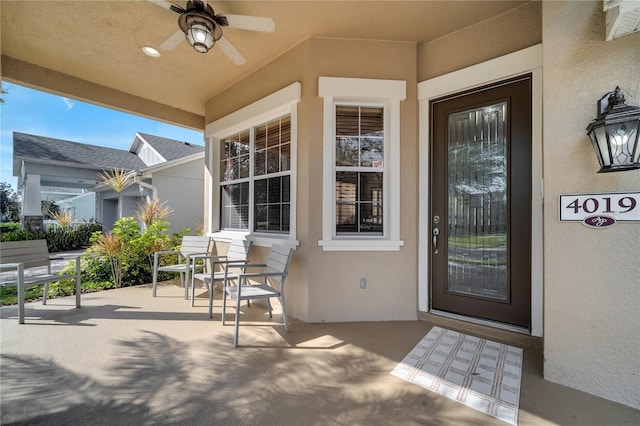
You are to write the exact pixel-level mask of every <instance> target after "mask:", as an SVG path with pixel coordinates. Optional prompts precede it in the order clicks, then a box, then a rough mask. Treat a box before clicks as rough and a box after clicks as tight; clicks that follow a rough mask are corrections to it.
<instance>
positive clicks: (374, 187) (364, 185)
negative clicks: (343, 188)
mask: <svg viewBox="0 0 640 426" xmlns="http://www.w3.org/2000/svg"><path fill="white" fill-rule="evenodd" d="M359 175H360V188H359V189H360V201H382V173H359Z"/></svg>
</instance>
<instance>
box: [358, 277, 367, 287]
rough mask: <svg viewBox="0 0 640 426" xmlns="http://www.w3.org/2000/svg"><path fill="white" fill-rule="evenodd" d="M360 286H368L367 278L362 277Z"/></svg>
mask: <svg viewBox="0 0 640 426" xmlns="http://www.w3.org/2000/svg"><path fill="white" fill-rule="evenodd" d="M360 288H367V279H366V278H360Z"/></svg>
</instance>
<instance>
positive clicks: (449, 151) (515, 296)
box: [430, 75, 531, 328]
mask: <svg viewBox="0 0 640 426" xmlns="http://www.w3.org/2000/svg"><path fill="white" fill-rule="evenodd" d="M430 113H431V123H433V125H432V129H431V132H432V137H431V141H432V143H431V147H432V148H431V149H432V153H431V154H432V155H431V159H432V164H431V170H432V176H431V228H430V232H431V235H430V237H431V243H432V244H431V271H432V275H431V307H432V309H436V310H439V311H445V312H450V313H455V314H460V315H465V316H471V317H476V318H481V319H487V320H492V321H498V322H501V323H507V324H512V325H516V326H520V327H526V328H530V325H531V76H530V75H525V76H522V77H518V78H515V79H511V80H508V81H504V82H500V83H496V84H493V85H491V86H490V87H482V88H478V89H475V90H472V91H468V92H465V93H460V94H456V95H452V96H448V97H446V98H443V99H438V100H435V101H432V102H431V105H430Z"/></svg>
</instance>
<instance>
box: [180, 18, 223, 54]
mask: <svg viewBox="0 0 640 426" xmlns="http://www.w3.org/2000/svg"><path fill="white" fill-rule="evenodd" d="M178 25H180V29H181V30H182V31H184V35H185V37H186V38H187V41H188V42H189V44H190V45H191V46H193V48H194V49H195V50H196V51H197V52H200V53H207V52H208V51H209V49H211V48H212V47H213V45H214V44H216V41H218V40H219V39H220V37H222V29H220V27H219V26H218V25H216V23H215V22H214V21H213V18H211V17H210V16H209V15H207V14H206V13H205V12H202V11H198V10H189V11H187V12H185V13H183V14H182V15H180V17H179V18H178Z"/></svg>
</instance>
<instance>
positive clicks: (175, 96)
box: [0, 0, 528, 116]
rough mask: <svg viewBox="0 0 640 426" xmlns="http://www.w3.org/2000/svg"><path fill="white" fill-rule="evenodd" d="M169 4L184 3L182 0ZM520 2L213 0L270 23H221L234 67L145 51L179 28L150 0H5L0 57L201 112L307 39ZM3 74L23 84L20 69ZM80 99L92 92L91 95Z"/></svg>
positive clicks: (421, 30) (429, 27) (459, 18)
mask: <svg viewBox="0 0 640 426" xmlns="http://www.w3.org/2000/svg"><path fill="white" fill-rule="evenodd" d="M174 3H176V4H179V5H181V6H184V3H185V1H174ZM525 3H528V1H479V0H467V1H399V0H395V1H347V2H345V1H306V0H297V1H215V2H213V3H212V6H213V8H214V10H215V11H216V13H219V14H243V15H256V16H268V17H271V18H272V19H273V20H274V21H275V23H276V31H275V33H272V34H269V33H258V32H252V31H241V30H234V29H225V30H224V33H225V36H226V37H227V38H228V39H229V40H230V41H231V42H232V43H233V44H234V45H235V46H236V47H237V48H238V50H239V51H240V52H241V53H242V54H243V55H244V56H245V58H246V59H247V62H246V64H244V65H242V66H238V65H234V64H233V63H232V62H231V61H230V60H229V59H228V58H227V57H226V56H225V55H224V53H222V51H221V50H220V48H218V47H215V46H214V48H213V49H212V50H211V51H210V52H209V53H206V54H199V53H197V52H195V51H194V50H193V49H192V48H191V47H190V46H189V45H188V44H187V43H186V41H185V42H184V43H182V44H181V45H180V46H178V48H176V49H175V50H173V51H171V52H163V54H162V56H161V57H160V58H156V59H154V58H150V57H148V56H146V55H145V54H143V53H142V52H141V50H140V47H141V46H144V45H151V46H155V47H158V46H159V45H160V43H161V42H162V41H163V40H164V39H165V38H166V37H167V36H169V35H170V34H172V33H173V32H175V31H176V30H177V28H178V26H177V17H178V15H177V14H175V13H173V12H169V11H168V10H165V9H162V8H160V7H156V6H154V5H153V4H151V3H149V2H147V1H142V0H138V1H122V0H103V1H12V0H2V1H1V2H0V16H1V24H2V25H1V28H2V31H1V44H0V46H1V52H2V55H3V56H4V60H5V61H7V60H8V59H10V58H13V59H16V60H18V61H22V62H23V63H27V64H33V65H37V66H39V67H42V68H44V69H46V70H53V71H56V72H58V73H62V74H66V75H69V76H72V77H75V78H78V79H80V80H85V81H88V82H90V83H94V84H95V85H99V86H105V87H107V88H110V89H115V90H117V91H120V92H124V93H127V94H129V95H132V96H135V97H139V98H142V99H144V100H150V101H154V102H157V103H160V104H163V105H168V106H170V107H173V108H177V109H179V110H183V111H187V112H190V113H192V114H196V115H199V116H203V115H204V105H205V102H206V101H207V100H208V99H209V98H211V97H212V96H213V95H215V94H216V93H219V92H221V91H222V90H224V89H225V88H227V87H229V86H231V85H233V84H234V83H235V82H237V81H239V80H241V79H242V78H244V77H246V76H247V75H249V74H251V73H252V72H254V71H255V70H257V69H258V68H260V67H262V66H263V65H265V64H266V63H268V62H269V61H271V60H273V59H274V58H275V57H277V56H278V55H281V54H282V53H284V52H286V51H287V50H288V49H290V48H292V47H293V46H295V45H296V44H298V43H300V42H301V41H303V40H305V39H307V38H309V37H335V38H356V39H375V40H392V41H406V42H413V43H418V44H419V43H425V42H429V41H432V40H434V39H437V38H439V37H441V36H443V35H445V34H449V33H452V32H454V31H457V30H460V29H461V28H464V27H467V26H470V25H473V24H474V23H477V22H480V21H483V20H486V19H489V18H491V17H493V16H496V15H499V14H502V13H504V12H506V11H508V10H510V9H513V8H515V7H518V6H520V5H522V4H525ZM5 78H6V76H5ZM9 80H11V81H15V82H17V83H24V82H22V81H19V73H14V74H13V75H11V76H10V77H9ZM42 84H43V85H44V83H42ZM94 87H95V86H94ZM38 88H40V89H43V90H48V89H50V88H49V87H38ZM84 99H85V100H88V101H93V100H95V99H92V95H91V94H86V95H85V96H84ZM131 112H140V111H131Z"/></svg>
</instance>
